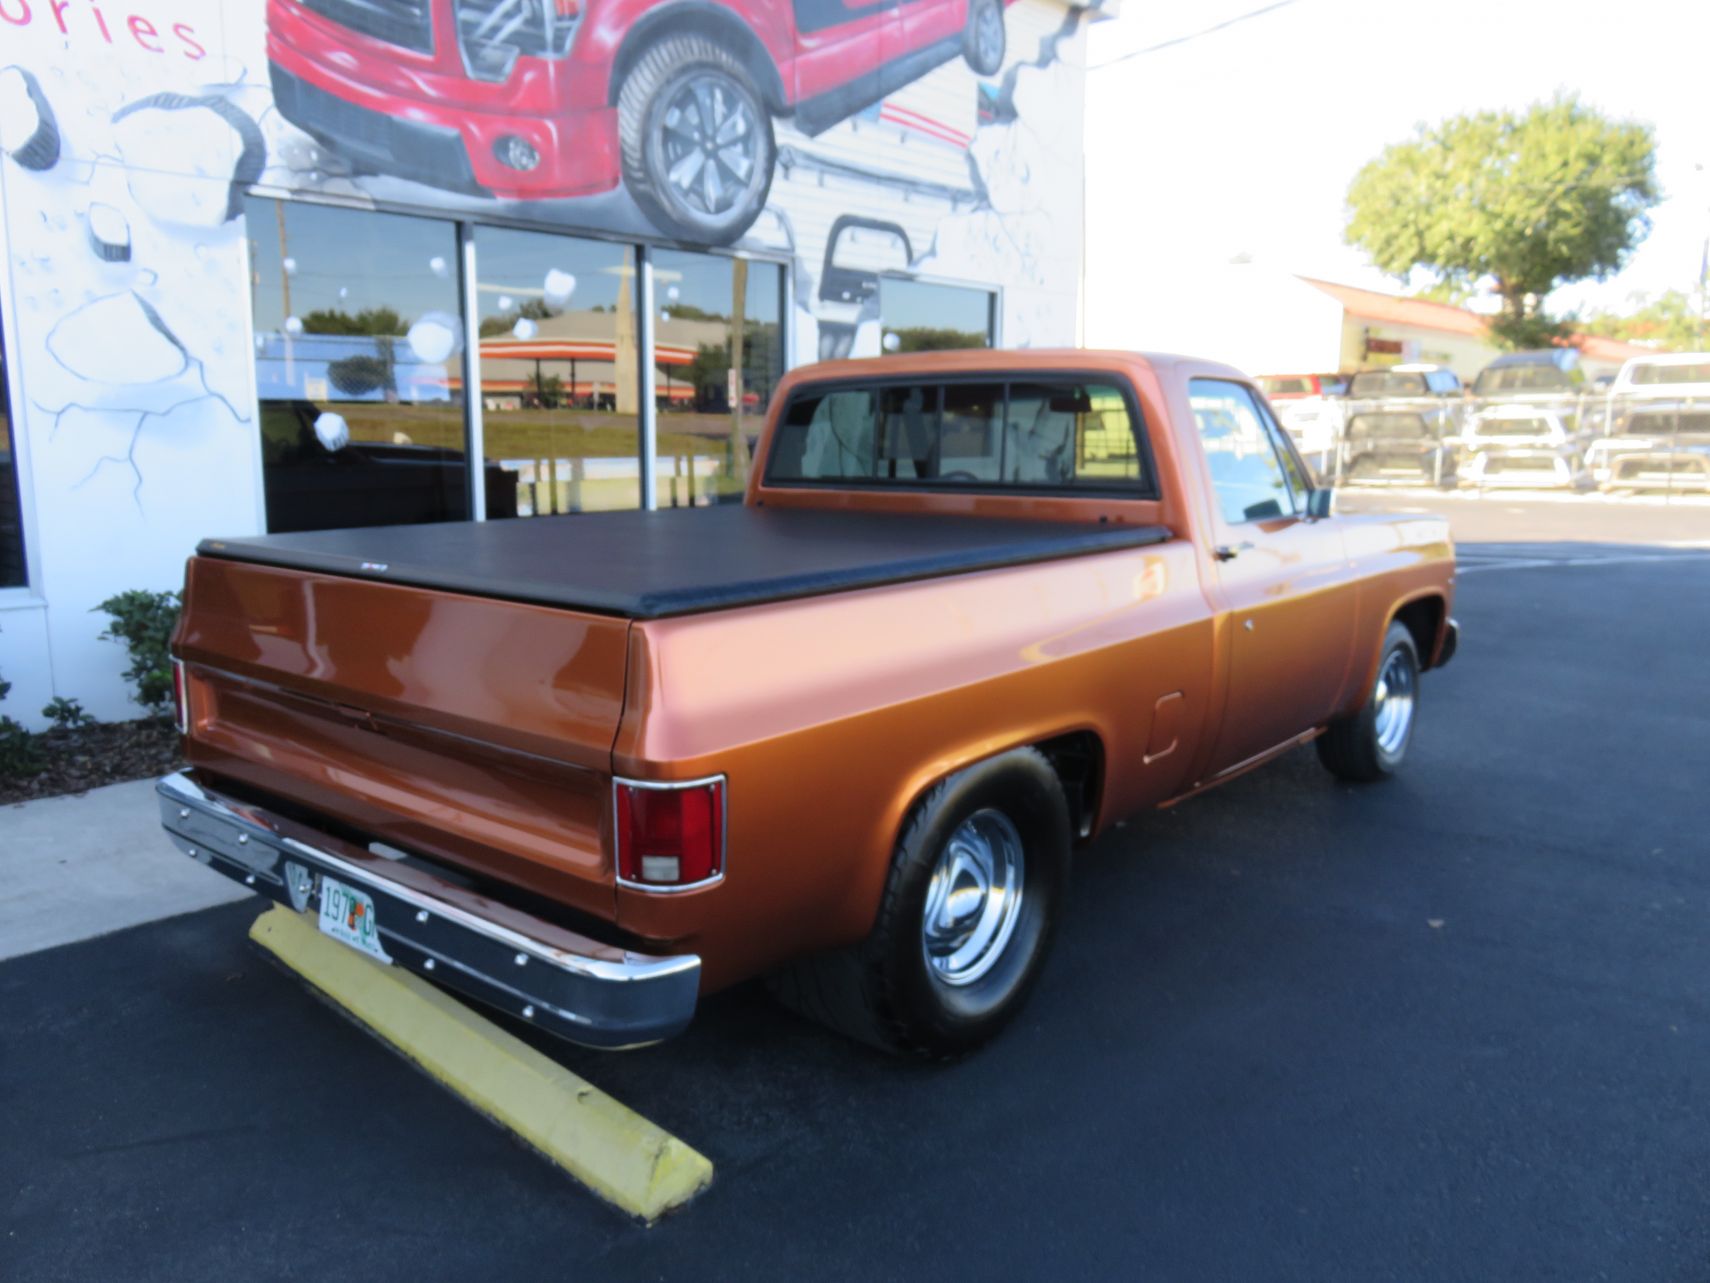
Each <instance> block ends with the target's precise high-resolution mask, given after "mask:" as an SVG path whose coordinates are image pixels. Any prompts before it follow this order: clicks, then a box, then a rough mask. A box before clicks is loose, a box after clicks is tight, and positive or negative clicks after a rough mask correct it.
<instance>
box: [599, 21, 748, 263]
mask: <svg viewBox="0 0 1710 1283" xmlns="http://www.w3.org/2000/svg"><path fill="white" fill-rule="evenodd" d="M618 145H619V153H620V155H621V157H622V163H623V177H624V184H625V186H626V187H627V188H628V189H629V194H630V195H631V196H632V197H633V198H634V199H635V203H636V204H637V205H639V206H640V207H641V210H642V212H643V213H644V214H646V215H647V217H648V218H649V219H651V220H652V221H653V223H654V224H655V225H656V226H658V227H659V229H660V230H661V231H665V232H668V233H670V234H672V235H674V236H678V237H680V238H682V239H683V240H688V241H694V242H697V243H704V244H712V245H724V244H728V243H730V242H731V241H734V240H735V239H737V237H739V236H741V235H742V234H743V233H744V232H745V231H747V230H748V228H749V226H750V225H751V224H752V223H753V222H754V220H755V219H756V218H757V217H759V214H760V211H761V210H762V209H763V208H765V205H766V197H767V194H768V193H769V192H770V191H771V189H772V166H773V163H774V162H775V160H776V158H777V144H776V142H775V141H774V140H773V137H772V115H771V112H770V111H769V110H768V109H767V107H766V103H765V100H764V99H763V98H762V96H761V94H760V91H759V89H758V87H757V86H756V85H755V84H754V80H753V77H752V76H750V74H749V73H748V70H747V68H745V67H744V66H743V64H742V62H741V61H740V60H738V59H737V58H736V57H735V56H734V55H733V54H731V53H730V52H729V51H728V50H726V49H725V48H723V47H722V46H721V45H719V44H717V43H715V42H714V41H712V40H709V39H707V38H705V37H704V36H699V35H683V36H667V37H665V38H663V39H661V40H660V41H659V42H658V43H657V44H655V45H654V46H653V47H652V48H651V49H649V50H648V51H647V52H646V53H644V54H642V56H641V57H640V58H639V59H637V60H636V62H635V64H634V66H633V67H631V68H630V71H629V73H628V75H627V76H625V78H624V82H623V87H622V88H621V89H620V90H619V91H618Z"/></svg>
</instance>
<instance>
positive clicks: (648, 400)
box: [635, 245, 659, 512]
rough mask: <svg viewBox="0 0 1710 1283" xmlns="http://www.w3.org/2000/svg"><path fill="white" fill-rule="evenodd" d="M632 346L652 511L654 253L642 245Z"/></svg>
mask: <svg viewBox="0 0 1710 1283" xmlns="http://www.w3.org/2000/svg"><path fill="white" fill-rule="evenodd" d="M635 346H636V350H637V353H638V356H639V359H638V360H637V361H636V367H637V368H636V383H637V392H638V395H639V400H640V404H639V405H637V406H636V421H637V424H638V425H639V426H640V429H641V433H640V436H641V440H640V443H639V445H638V449H639V450H640V452H641V506H642V508H643V509H644V510H645V511H647V512H655V511H657V510H658V508H659V487H658V485H657V484H656V483H655V480H654V475H655V472H656V469H657V467H658V463H659V416H658V407H656V406H655V405H654V404H653V359H654V354H653V254H652V251H650V250H649V249H648V248H647V246H645V245H637V246H636V247H635Z"/></svg>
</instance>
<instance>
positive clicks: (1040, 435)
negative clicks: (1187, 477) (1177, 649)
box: [765, 373, 1158, 499]
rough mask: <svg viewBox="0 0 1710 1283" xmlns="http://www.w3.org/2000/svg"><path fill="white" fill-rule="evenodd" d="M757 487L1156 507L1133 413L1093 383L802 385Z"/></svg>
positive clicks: (1110, 387)
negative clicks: (1105, 494)
mask: <svg viewBox="0 0 1710 1283" xmlns="http://www.w3.org/2000/svg"><path fill="white" fill-rule="evenodd" d="M765 479H766V483H767V484H768V485H785V486H789V485H799V486H814V485H823V486H837V487H845V488H847V487H851V486H854V487H859V488H890V487H898V488H904V487H918V488H931V489H939V490H955V489H961V488H966V489H971V490H988V491H996V492H1004V491H1016V492H1052V493H1075V492H1078V491H1087V490H1099V491H1117V492H1121V493H1123V494H1125V495H1128V496H1130V497H1133V498H1142V499H1151V498H1156V497H1157V495H1158V489H1157V481H1156V477H1155V476H1154V475H1153V469H1152V466H1151V461H1150V452H1149V450H1148V449H1147V444H1146V436H1145V430H1144V425H1143V422H1142V419H1141V415H1140V406H1139V402H1138V400H1137V399H1136V398H1135V396H1134V393H1133V390H1132V389H1131V388H1129V387H1127V386H1126V384H1125V383H1124V382H1123V381H1121V380H1120V379H1118V378H1116V377H1115V376H1112V375H1102V374H1101V375H1097V376H1082V375H1078V374H1064V375H1058V374H1055V373H1051V374H1029V375H1028V376H1027V377H1025V378H1019V377H1018V378H1014V379H991V378H978V377H973V378H965V379H964V378H955V377H946V378H938V379H933V378H898V379H883V380H874V381H873V383H871V384H853V383H843V384H839V383H829V382H828V383H809V384H804V385H803V386H801V387H799V388H797V389H796V390H795V392H794V393H793V394H792V395H791V397H790V400H789V402H788V404H787V405H785V407H784V409H783V411H782V413H781V415H780V417H779V421H778V427H777V430H776V432H775V433H774V436H773V441H772V446H771V450H770V453H769V455H768V457H767V461H766V477H765Z"/></svg>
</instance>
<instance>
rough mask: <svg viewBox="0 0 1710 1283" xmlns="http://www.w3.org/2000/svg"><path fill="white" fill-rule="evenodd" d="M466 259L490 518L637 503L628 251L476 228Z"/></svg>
mask: <svg viewBox="0 0 1710 1283" xmlns="http://www.w3.org/2000/svg"><path fill="white" fill-rule="evenodd" d="M475 262H476V267H475V275H476V277H477V278H478V280H479V285H478V288H477V294H478V298H477V300H476V315H477V318H478V323H479V329H480V335H481V338H480V344H481V409H482V414H481V418H482V423H483V425H484V436H485V440H486V446H485V448H486V454H487V461H488V467H489V469H492V468H497V469H498V470H500V471H501V472H502V473H503V474H504V483H503V491H504V497H503V500H502V501H499V502H495V497H494V487H492V486H489V488H488V499H487V515H488V516H489V517H515V516H531V515H540V514H545V513H555V512H601V511H608V510H611V509H618V508H636V507H639V506H640V504H641V464H640V444H641V434H640V426H639V416H638V414H637V401H638V398H639V395H640V384H639V379H638V374H639V369H638V355H637V353H638V349H637V346H636V327H635V301H634V290H635V262H634V252H633V251H632V250H631V249H630V248H629V247H628V246H627V245H609V244H605V243H603V242H600V241H585V240H579V239H577V238H575V237H570V236H549V235H545V234H542V233H539V232H521V231H512V230H509V229H505V228H496V227H480V228H477V229H476V231H475Z"/></svg>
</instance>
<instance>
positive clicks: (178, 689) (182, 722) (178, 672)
mask: <svg viewBox="0 0 1710 1283" xmlns="http://www.w3.org/2000/svg"><path fill="white" fill-rule="evenodd" d="M172 711H173V714H174V715H175V716H176V717H177V719H178V733H179V734H180V735H188V734H189V733H190V680H189V678H187V677H186V676H185V675H184V661H183V660H182V659H175V660H173V661H172Z"/></svg>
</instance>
